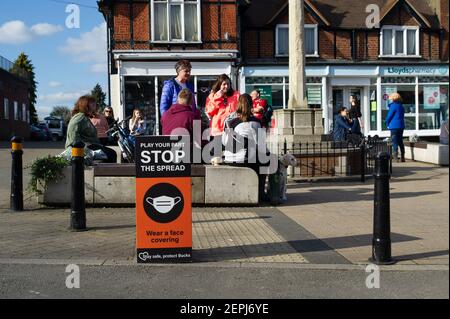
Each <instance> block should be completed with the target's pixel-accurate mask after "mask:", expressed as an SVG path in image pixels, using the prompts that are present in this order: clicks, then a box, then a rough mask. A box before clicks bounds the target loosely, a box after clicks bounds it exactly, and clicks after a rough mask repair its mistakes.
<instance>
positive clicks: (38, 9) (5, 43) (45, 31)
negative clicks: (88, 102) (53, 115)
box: [0, 0, 108, 120]
mask: <svg viewBox="0 0 450 319" xmlns="http://www.w3.org/2000/svg"><path fill="white" fill-rule="evenodd" d="M71 3H73V4H76V5H77V8H78V9H79V28H78V26H77V24H76V22H77V20H76V19H74V17H75V16H76V15H74V13H76V11H74V9H72V8H71V7H69V8H67V7H68V6H69V5H70V4H71ZM66 9H71V10H68V12H66ZM67 22H68V23H67ZM106 43H107V40H106V23H105V20H104V19H103V15H102V14H101V13H100V12H99V11H98V9H97V1H96V0H76V1H74V2H69V1H63V0H61V1H60V0H0V55H1V56H3V57H4V58H6V59H8V60H10V61H14V60H15V59H16V58H17V56H18V55H19V54H20V53H21V52H25V53H26V54H27V55H28V56H29V58H30V59H31V60H32V63H33V65H34V67H35V73H36V81H37V82H38V87H37V96H38V99H37V105H36V109H37V112H38V116H39V119H40V120H42V119H43V118H44V117H45V116H47V115H49V114H50V112H51V111H52V109H53V107H54V106H61V105H63V106H68V107H70V108H72V107H73V105H74V102H75V101H76V99H77V98H78V97H80V96H81V95H83V94H86V93H89V92H90V91H91V90H92V88H93V87H94V86H95V85H96V84H97V83H99V84H100V85H101V86H102V88H103V91H104V92H106V93H107V91H108V82H107V81H108V80H107V79H108V71H107V44H106Z"/></svg>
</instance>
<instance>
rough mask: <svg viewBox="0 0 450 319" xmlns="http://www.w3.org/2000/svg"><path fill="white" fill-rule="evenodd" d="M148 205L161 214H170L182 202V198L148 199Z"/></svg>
mask: <svg viewBox="0 0 450 319" xmlns="http://www.w3.org/2000/svg"><path fill="white" fill-rule="evenodd" d="M146 201H147V203H149V204H150V205H152V206H153V208H155V209H156V210H157V211H158V212H159V213H160V214H167V213H169V212H170V211H171V210H172V209H173V208H174V207H175V206H176V205H178V204H179V203H180V202H181V197H175V198H172V197H168V196H160V197H158V198H151V197H148V198H147V199H146Z"/></svg>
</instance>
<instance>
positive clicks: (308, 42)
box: [276, 24, 319, 56]
mask: <svg viewBox="0 0 450 319" xmlns="http://www.w3.org/2000/svg"><path fill="white" fill-rule="evenodd" d="M317 39H318V29H317V25H315V24H306V25H305V55H306V56H317V55H318V54H319V51H318V49H317V42H318V40H317ZM276 55H277V56H288V55H289V25H287V24H279V25H277V27H276Z"/></svg>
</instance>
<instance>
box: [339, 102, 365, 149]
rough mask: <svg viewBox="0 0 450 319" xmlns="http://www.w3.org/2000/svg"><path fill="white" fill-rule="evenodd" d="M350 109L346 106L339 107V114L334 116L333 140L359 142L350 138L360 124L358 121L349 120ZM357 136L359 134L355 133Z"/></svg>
mask: <svg viewBox="0 0 450 319" xmlns="http://www.w3.org/2000/svg"><path fill="white" fill-rule="evenodd" d="M348 117H349V115H348V110H347V109H346V108H345V107H342V108H340V109H339V111H338V114H336V116H335V117H334V128H333V140H334V141H335V142H351V143H352V144H358V143H356V141H354V140H349V136H351V135H352V134H354V133H356V131H357V129H358V127H359V126H358V124H359V123H357V122H356V121H357V119H356V121H353V122H351V121H350V120H349V118H348ZM355 135H356V136H357V134H355Z"/></svg>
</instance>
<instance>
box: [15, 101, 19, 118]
mask: <svg viewBox="0 0 450 319" xmlns="http://www.w3.org/2000/svg"><path fill="white" fill-rule="evenodd" d="M14 120H15V121H18V120H19V104H18V103H17V102H16V101H14Z"/></svg>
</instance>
